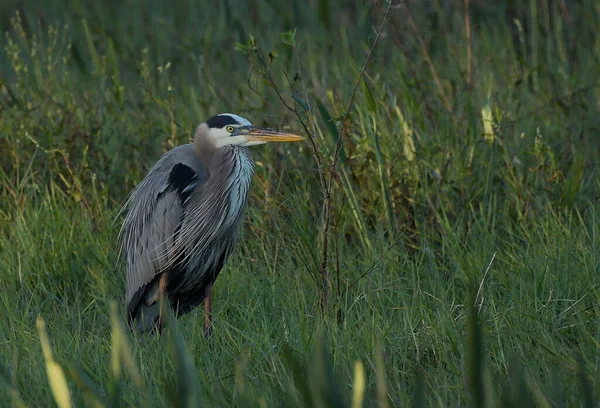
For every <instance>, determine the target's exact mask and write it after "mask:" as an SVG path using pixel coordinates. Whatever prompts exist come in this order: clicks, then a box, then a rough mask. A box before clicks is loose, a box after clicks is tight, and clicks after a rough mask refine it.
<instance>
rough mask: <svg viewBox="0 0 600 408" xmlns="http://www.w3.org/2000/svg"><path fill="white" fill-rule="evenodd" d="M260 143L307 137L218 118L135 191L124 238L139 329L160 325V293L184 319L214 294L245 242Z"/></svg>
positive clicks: (133, 318)
mask: <svg viewBox="0 0 600 408" xmlns="http://www.w3.org/2000/svg"><path fill="white" fill-rule="evenodd" d="M252 135H256V136H252ZM262 138H265V139H268V140H267V141H278V139H281V141H293V140H301V137H300V136H295V135H289V134H283V133H277V132H273V131H269V130H266V129H259V128H255V127H252V125H251V124H250V122H249V121H247V120H246V119H244V118H241V117H239V116H237V115H234V114H221V115H217V116H213V117H211V118H209V119H208V120H207V121H206V122H205V123H204V124H202V125H200V126H199V127H198V130H197V132H196V136H195V139H194V142H193V143H190V144H185V145H182V146H178V147H176V148H174V149H172V150H171V151H169V152H167V153H165V154H164V155H163V156H162V157H161V158H160V159H159V161H158V162H157V163H156V164H155V165H154V166H153V167H152V169H151V170H150V171H149V173H148V174H147V176H146V177H145V178H144V179H143V180H142V181H141V182H140V184H139V185H138V186H137V187H136V188H135V189H134V191H133V192H132V194H131V196H130V198H129V199H128V201H127V203H126V204H125V206H124V208H127V209H128V213H127V215H126V217H125V220H124V222H123V226H122V228H121V239H122V252H123V254H124V255H125V262H126V268H127V280H126V283H127V293H126V297H127V314H128V319H129V322H130V324H132V325H133V326H134V327H136V328H137V329H139V330H148V329H151V328H152V327H153V326H154V325H156V324H157V322H158V321H159V317H160V311H159V302H160V298H161V294H162V295H165V298H166V300H167V301H168V304H169V305H170V306H171V307H172V309H173V310H174V311H175V312H176V314H177V315H178V316H180V315H182V314H185V313H187V312H189V311H191V310H192V309H193V308H194V307H196V306H197V305H198V304H200V302H202V301H203V300H204V299H205V295H206V293H207V290H208V294H209V296H210V289H211V287H212V283H213V282H214V281H215V280H216V278H217V276H218V275H219V273H220V271H221V269H222V268H223V266H224V264H225V262H226V261H227V259H228V257H229V256H230V255H231V253H232V251H233V249H234V247H235V244H236V243H237V241H238V238H239V232H240V225H241V220H242V217H243V213H244V208H245V205H246V202H247V198H248V192H249V188H250V182H251V180H252V175H253V170H254V163H253V162H252V159H251V158H250V155H249V151H248V148H247V147H245V146H252V145H255V144H262V143H266V141H262ZM208 300H210V298H209V299H208ZM209 310H210V306H207V311H209ZM159 327H160V324H159Z"/></svg>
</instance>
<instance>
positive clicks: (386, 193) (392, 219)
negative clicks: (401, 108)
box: [369, 127, 397, 240]
mask: <svg viewBox="0 0 600 408" xmlns="http://www.w3.org/2000/svg"><path fill="white" fill-rule="evenodd" d="M369 129H370V131H371V132H370V133H371V138H372V139H373V145H374V146H375V157H376V158H377V170H378V173H379V183H380V185H381V196H382V197H383V205H384V207H385V213H386V215H387V219H388V220H387V221H388V222H387V223H388V231H389V234H390V236H389V237H388V238H390V239H391V240H394V238H395V237H396V234H397V224H396V216H395V214H394V207H393V205H392V195H391V194H390V183H389V180H388V176H387V172H386V163H385V158H384V157H383V153H382V151H381V146H380V144H379V134H378V133H377V132H376V131H375V130H374V129H373V128H372V127H369Z"/></svg>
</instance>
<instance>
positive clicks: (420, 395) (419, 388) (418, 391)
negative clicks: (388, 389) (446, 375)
mask: <svg viewBox="0 0 600 408" xmlns="http://www.w3.org/2000/svg"><path fill="white" fill-rule="evenodd" d="M426 406H427V398H426V397H425V380H424V378H423V369H422V368H421V367H420V366H419V367H417V370H416V384H415V392H414V393H413V407H415V408H423V407H426Z"/></svg>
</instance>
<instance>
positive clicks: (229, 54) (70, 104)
mask: <svg viewBox="0 0 600 408" xmlns="http://www.w3.org/2000/svg"><path fill="white" fill-rule="evenodd" d="M467 3H468V2H467ZM309 4H310V7H308V6H305V5H303V4H301V3H299V2H297V3H292V5H291V6H284V5H283V3H282V4H279V3H277V2H273V1H268V0H254V1H251V2H249V3H247V4H246V3H243V4H242V2H234V1H231V2H224V3H222V5H221V6H219V7H216V6H215V7H209V6H206V5H205V6H202V5H200V4H199V3H196V2H179V3H177V7H175V6H174V5H173V4H171V3H168V2H163V1H158V0H153V1H146V2H137V1H131V2H124V3H120V2H106V3H102V4H101V3H91V2H90V3H88V2H78V1H74V0H73V1H48V2H44V4H43V7H42V5H41V3H39V2H36V1H30V0H25V1H21V2H11V1H9V2H8V3H3V5H1V6H0V27H2V32H3V33H5V35H4V37H3V39H2V45H3V49H2V51H1V52H0V151H1V152H2V154H1V155H0V197H1V201H0V254H1V255H2V256H1V257H0V277H1V278H0V293H1V294H0V310H2V314H1V315H0V318H1V323H0V356H2V357H3V359H2V362H1V364H0V405H2V406H8V405H11V404H12V405H13V406H48V404H50V401H52V400H54V401H56V402H57V403H58V404H59V406H61V407H64V406H70V405H71V404H72V405H73V406H81V405H82V404H83V401H85V402H86V404H87V405H88V406H116V405H125V406H164V405H176V406H197V405H199V404H205V405H210V406H231V405H235V406H298V405H305V406H350V405H352V406H356V407H358V406H362V404H361V401H363V402H364V406H380V407H386V406H400V405H406V404H408V403H413V404H414V405H415V406H424V405H438V406H447V405H452V406H454V405H460V406H463V405H476V406H483V405H486V406H491V405H503V406H532V405H538V406H573V405H582V406H594V404H595V399H594V397H598V396H599V395H600V389H599V388H600V381H598V379H597V378H598V377H599V375H600V365H599V364H600V363H599V361H600V360H599V351H600V343H599V340H598V339H599V329H600V318H599V312H600V306H599V303H598V301H599V299H600V292H599V287H598V286H599V284H600V242H599V237H598V235H597V234H598V233H599V232H600V231H599V230H600V220H599V217H600V207H599V205H598V199H599V197H600V171H599V169H600V135H599V132H600V115H599V107H600V89H599V87H600V82H599V80H598V78H600V63H599V61H600V38H599V37H598V36H597V33H598V32H599V30H600V5H599V4H600V3H598V2H595V1H592V0H581V1H563V0H552V1H551V0H540V1H534V0H532V1H530V2H527V3H526V4H525V3H524V4H520V3H517V2H506V4H499V3H496V2H484V1H473V2H472V4H471V5H470V13H469V14H470V18H469V23H470V25H469V30H470V36H467V34H466V33H467V25H466V24H465V13H464V11H465V10H464V8H463V3H462V2H460V7H459V6H456V5H451V4H446V3H445V2H439V1H422V2H416V1H415V2H408V5H407V7H403V6H400V7H397V8H394V9H393V10H392V11H391V14H390V15H391V17H390V20H389V21H387V23H386V25H385V28H384V30H383V32H382V35H381V38H380V42H379V44H378V45H377V47H376V48H375V50H374V53H373V58H372V60H371V62H370V63H369V64H368V65H367V67H366V70H365V75H364V76H363V77H362V78H363V79H362V80H361V81H360V83H359V87H358V91H357V93H356V96H355V103H354V105H353V107H352V109H351V111H350V113H349V116H348V118H349V120H348V121H347V122H345V125H344V127H343V129H341V130H342V134H343V148H342V150H341V151H340V153H339V160H338V161H337V171H336V172H335V173H333V177H332V180H333V184H332V189H331V196H332V209H333V217H332V220H331V233H330V234H329V235H328V237H327V238H326V240H327V243H328V247H329V248H330V249H329V251H328V254H327V257H326V266H327V270H328V271H329V279H330V286H329V287H328V290H329V291H330V299H329V300H330V301H329V303H328V305H327V307H326V308H325V310H324V311H322V310H321V308H320V303H319V296H320V291H321V286H320V283H319V279H320V278H319V271H320V270H321V264H322V260H323V259H322V257H323V253H322V248H323V242H324V239H325V238H324V234H323V230H324V229H323V219H324V218H323V200H324V198H323V194H322V189H321V186H320V181H319V171H318V168H317V166H316V164H315V161H314V159H313V150H312V147H311V145H310V143H306V144H305V145H301V146H298V145H290V146H266V147H259V148H256V149H253V155H254V157H255V159H256V161H257V171H256V176H255V178H254V181H253V185H252V191H251V199H250V203H249V208H248V213H247V217H246V220H245V223H244V233H243V237H244V239H243V243H242V245H240V246H239V247H238V250H237V251H236V253H235V255H234V256H233V258H232V259H231V261H230V262H229V264H228V265H227V267H226V269H225V270H224V272H223V274H222V275H221V277H220V278H219V280H218V281H217V283H216V285H215V296H214V299H215V301H214V314H215V324H216V328H215V336H214V338H213V339H212V341H207V340H206V339H205V338H204V335H203V329H202V319H201V314H202V312H203V311H199V312H194V313H192V314H191V315H189V316H186V317H184V318H182V319H180V320H179V321H178V322H177V324H175V323H174V322H173V323H172V324H171V325H170V327H171V329H170V330H169V334H168V335H167V336H164V338H157V337H154V336H145V337H138V336H136V335H132V334H130V333H128V332H127V331H126V330H125V328H124V324H123V323H122V321H121V320H122V311H123V309H124V305H123V302H124V269H123V267H122V266H121V265H119V264H118V262H117V258H118V255H117V253H118V252H117V250H118V247H117V243H116V238H117V234H118V229H119V225H120V219H119V218H117V220H116V221H115V217H116V216H117V212H118V210H119V208H120V206H121V205H122V204H123V203H124V201H125V198H126V196H127V194H128V192H129V191H131V189H132V188H133V187H134V186H135V184H136V183H137V182H139V181H140V180H141V178H142V177H143V176H144V174H145V172H146V171H147V170H148V169H149V167H150V166H151V165H152V163H153V162H154V161H155V160H157V159H158V157H159V156H160V154H161V153H162V152H163V151H165V150H167V149H169V148H171V147H173V146H174V145H177V144H181V143H184V142H186V141H187V140H189V138H190V136H191V134H192V132H193V129H194V128H195V126H197V125H198V124H199V123H200V122H201V121H202V120H204V119H206V118H207V117H208V116H210V115H212V114H215V113H219V112H235V113H238V114H240V115H242V116H245V117H248V118H250V119H251V120H252V121H253V122H254V123H255V124H258V125H268V126H272V127H275V128H282V127H284V126H289V127H291V128H292V129H295V130H298V131H302V130H303V126H302V124H301V122H300V121H301V120H302V121H304V122H305V123H306V124H307V129H305V130H308V131H309V132H310V133H311V134H312V135H313V136H314V141H315V145H316V148H317V152H318V155H319V157H321V159H322V169H323V172H324V174H325V176H327V177H329V175H330V174H331V173H330V170H329V169H330V166H331V163H332V162H333V161H335V158H334V156H335V145H336V141H337V140H338V139H337V138H338V137H339V133H340V128H339V123H338V122H339V120H340V119H341V118H342V117H343V116H344V115H345V113H346V109H347V108H348V101H349V99H350V96H351V94H352V91H353V88H354V86H355V83H356V81H357V80H358V78H359V72H360V70H361V67H362V65H363V63H364V61H365V58H366V55H367V54H368V52H369V50H370V49H371V46H372V44H373V41H374V39H375V36H376V30H377V27H379V25H380V24H381V21H382V19H383V9H380V8H379V7H378V3H368V4H367V5H364V4H363V3H360V2H344V4H339V5H338V4H334V2H328V1H326V0H322V1H312V2H309ZM386 6H387V5H386V4H381V7H382V8H385V7H386ZM468 37H470V52H469V51H468V49H469V45H468V44H469V43H468V41H467V38H468ZM280 97H281V98H283V101H282V100H281V99H280ZM284 101H285V103H286V104H287V105H288V106H289V107H290V108H292V109H288V108H287V107H286V106H285V104H284ZM293 110H296V112H297V114H296V113H294V112H293ZM113 221H114V223H113ZM111 305H113V306H111ZM111 307H112V309H111ZM39 316H41V317H39ZM38 317H39V318H38ZM49 379H50V381H49ZM361 384H364V385H362V386H361Z"/></svg>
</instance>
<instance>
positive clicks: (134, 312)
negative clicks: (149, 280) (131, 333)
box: [128, 282, 161, 332]
mask: <svg viewBox="0 0 600 408" xmlns="http://www.w3.org/2000/svg"><path fill="white" fill-rule="evenodd" d="M136 300H137V302H133V301H132V302H131V303H130V305H129V306H130V307H129V308H128V309H129V313H128V314H129V325H130V326H131V328H132V329H133V330H135V331H139V332H149V331H152V330H153V329H156V328H158V329H159V331H160V329H161V327H160V293H159V285H158V282H155V283H154V284H152V285H151V286H150V287H149V288H148V289H146V291H145V293H144V294H143V296H141V298H138V299H136Z"/></svg>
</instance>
